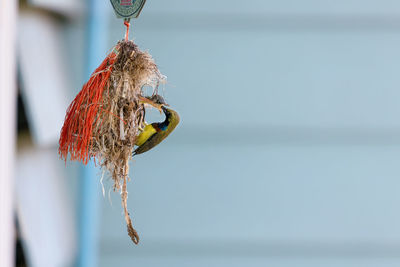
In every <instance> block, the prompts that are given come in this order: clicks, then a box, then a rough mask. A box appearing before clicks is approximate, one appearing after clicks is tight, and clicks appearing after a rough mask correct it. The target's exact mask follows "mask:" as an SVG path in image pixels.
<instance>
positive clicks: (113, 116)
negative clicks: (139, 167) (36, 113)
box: [59, 40, 165, 244]
mask: <svg viewBox="0 0 400 267" xmlns="http://www.w3.org/2000/svg"><path fill="white" fill-rule="evenodd" d="M164 80H165V77H164V76H163V75H162V74H161V73H160V72H159V70H158V68H157V65H156V64H155V63H154V60H153V58H152V57H151V55H150V54H149V53H147V52H143V51H140V50H139V48H138V46H137V45H135V44H134V43H133V42H132V41H127V40H125V41H120V42H119V43H118V44H117V45H116V47H115V48H114V49H113V51H112V52H111V53H110V54H109V55H108V56H107V57H106V59H105V60H104V61H103V62H102V63H101V65H100V66H99V67H98V68H97V69H96V70H95V72H94V73H93V74H92V75H91V77H90V79H89V81H88V82H87V83H86V84H85V85H84V86H83V88H82V90H81V91H80V92H79V94H78V95H77V96H76V97H75V99H74V100H73V101H72V103H71V105H70V106H69V107H68V110H67V114H66V117H65V122H64V126H63V127H62V129H61V137H60V142H59V145H60V147H59V154H60V156H61V157H62V158H63V159H64V160H67V157H68V153H69V154H70V158H71V160H76V161H81V162H82V163H84V164H87V163H88V161H89V160H90V159H92V158H93V159H94V161H95V162H97V163H98V164H100V166H101V167H102V168H103V169H104V170H107V171H108V172H109V173H110V175H111V177H112V179H113V181H114V191H120V192H121V197H122V206H123V209H124V214H125V220H126V223H127V227H128V234H129V236H130V237H131V239H132V241H133V242H134V243H135V244H137V243H138V242H139V236H138V234H137V232H136V231H135V229H134V228H133V225H132V221H131V219H130V217H129V213H128V209H127V198H128V192H127V180H128V179H129V178H128V174H129V161H130V160H131V158H132V152H133V150H134V145H135V142H136V137H137V135H138V134H139V129H140V128H142V127H143V126H144V114H145V110H144V106H143V104H142V103H140V102H139V98H140V97H143V91H142V88H143V87H144V86H150V87H152V88H153V93H156V92H155V91H156V90H157V86H158V84H159V83H160V82H164Z"/></svg>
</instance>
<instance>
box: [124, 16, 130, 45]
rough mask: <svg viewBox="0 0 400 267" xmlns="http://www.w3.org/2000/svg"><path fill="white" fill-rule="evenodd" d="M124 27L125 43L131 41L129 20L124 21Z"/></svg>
mask: <svg viewBox="0 0 400 267" xmlns="http://www.w3.org/2000/svg"><path fill="white" fill-rule="evenodd" d="M124 25H125V26H126V33H125V41H128V40H129V26H130V23H129V20H124Z"/></svg>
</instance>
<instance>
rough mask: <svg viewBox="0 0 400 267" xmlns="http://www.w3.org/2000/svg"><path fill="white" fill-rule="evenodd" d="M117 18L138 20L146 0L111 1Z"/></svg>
mask: <svg viewBox="0 0 400 267" xmlns="http://www.w3.org/2000/svg"><path fill="white" fill-rule="evenodd" d="M110 2H111V5H112V7H113V8H114V11H115V14H116V15H117V18H124V19H131V18H138V17H139V15H140V12H141V11H142V9H143V6H144V4H145V3H146V0H110Z"/></svg>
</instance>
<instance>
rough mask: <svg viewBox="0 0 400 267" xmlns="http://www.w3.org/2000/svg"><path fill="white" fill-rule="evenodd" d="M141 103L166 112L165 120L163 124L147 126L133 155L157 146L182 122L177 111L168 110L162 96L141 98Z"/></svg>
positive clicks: (138, 140) (139, 136) (157, 123)
mask: <svg viewBox="0 0 400 267" xmlns="http://www.w3.org/2000/svg"><path fill="white" fill-rule="evenodd" d="M141 101H142V102H143V103H147V104H150V105H152V106H153V107H155V108H157V109H158V110H160V112H161V111H162V112H164V114H165V120H164V121H163V122H155V123H152V124H147V125H146V126H145V127H144V129H143V131H142V132H141V133H140V134H139V135H138V137H137V139H136V143H135V144H136V145H137V146H138V147H137V148H136V149H135V151H134V152H133V155H138V154H142V153H144V152H146V151H149V150H150V149H152V148H153V147H155V146H157V145H158V144H159V143H161V142H162V141H163V140H164V139H165V138H167V137H168V135H169V134H170V133H171V132H172V131H173V130H174V129H175V128H176V126H177V125H178V123H179V120H180V118H179V114H178V113H177V112H176V111H174V110H172V109H170V108H167V107H166V106H167V104H166V103H165V101H164V99H163V98H162V97H161V96H160V95H154V96H152V97H150V98H141Z"/></svg>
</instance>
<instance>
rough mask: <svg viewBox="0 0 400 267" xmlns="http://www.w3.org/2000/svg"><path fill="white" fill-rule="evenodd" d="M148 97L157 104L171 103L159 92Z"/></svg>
mask: <svg viewBox="0 0 400 267" xmlns="http://www.w3.org/2000/svg"><path fill="white" fill-rule="evenodd" d="M148 99H149V100H150V101H152V102H154V103H155V104H158V105H163V106H169V105H168V104H167V103H166V102H165V100H164V98H163V97H162V96H160V95H158V94H156V95H153V96H150V97H148Z"/></svg>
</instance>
